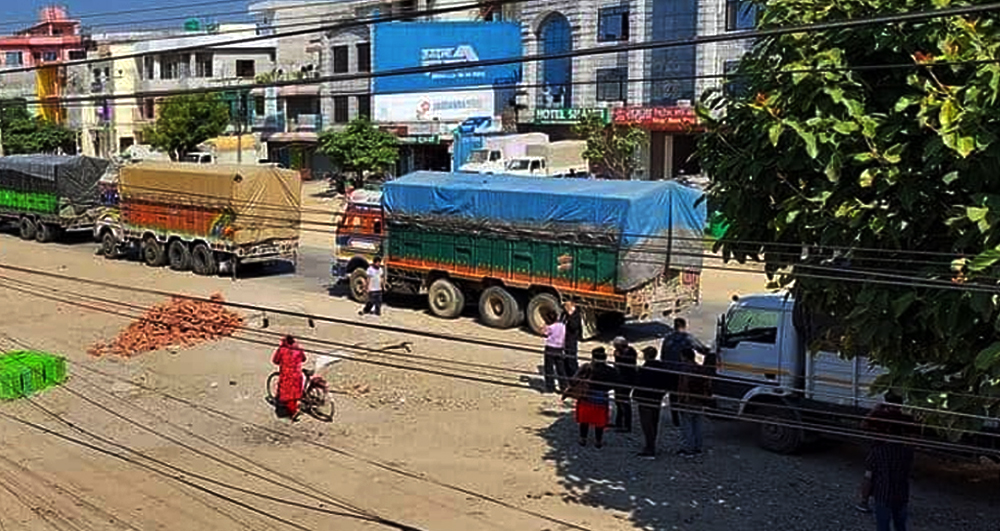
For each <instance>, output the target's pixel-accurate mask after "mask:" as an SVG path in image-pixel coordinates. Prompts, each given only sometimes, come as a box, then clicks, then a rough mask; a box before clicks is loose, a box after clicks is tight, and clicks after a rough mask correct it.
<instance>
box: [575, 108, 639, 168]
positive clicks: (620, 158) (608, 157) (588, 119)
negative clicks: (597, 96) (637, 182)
mask: <svg viewBox="0 0 1000 531" xmlns="http://www.w3.org/2000/svg"><path fill="white" fill-rule="evenodd" d="M573 133H574V134H575V135H577V136H578V137H580V138H582V139H584V140H586V141H587V150H586V151H584V152H583V158H585V159H587V162H589V163H590V164H593V165H595V166H597V167H599V168H602V169H604V170H605V171H606V172H607V174H608V175H609V176H610V177H611V178H614V179H629V178H631V177H632V172H634V171H635V152H636V150H638V149H639V147H640V146H642V144H643V143H644V142H646V138H647V133H646V131H644V130H642V129H639V128H637V127H631V126H622V125H615V124H608V123H605V122H604V120H603V119H602V118H601V117H600V116H599V115H595V114H588V115H585V116H584V117H583V118H582V119H581V120H580V122H579V123H578V124H576V125H574V126H573Z"/></svg>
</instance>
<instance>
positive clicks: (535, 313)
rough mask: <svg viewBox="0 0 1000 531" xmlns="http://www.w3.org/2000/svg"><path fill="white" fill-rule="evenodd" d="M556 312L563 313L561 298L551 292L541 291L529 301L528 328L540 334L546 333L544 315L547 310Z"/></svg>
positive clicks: (557, 313)
mask: <svg viewBox="0 0 1000 531" xmlns="http://www.w3.org/2000/svg"><path fill="white" fill-rule="evenodd" d="M550 311H551V312H555V314H556V315H562V308H561V307H560V306H559V299H558V298H556V296H555V295H553V294H551V293H539V294H537V295H535V296H534V297H532V298H531V301H530V302H528V316H527V321H528V328H530V329H531V331H532V332H534V333H535V334H538V335H540V336H544V335H545V318H544V317H542V316H543V315H545V313H547V312H550Z"/></svg>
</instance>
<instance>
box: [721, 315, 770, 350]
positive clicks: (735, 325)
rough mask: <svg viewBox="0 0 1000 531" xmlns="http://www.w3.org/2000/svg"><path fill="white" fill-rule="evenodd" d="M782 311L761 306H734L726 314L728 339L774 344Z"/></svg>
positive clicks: (728, 340)
mask: <svg viewBox="0 0 1000 531" xmlns="http://www.w3.org/2000/svg"><path fill="white" fill-rule="evenodd" d="M780 320H781V312H777V311H774V310H764V309H760V308H749V307H743V308H734V309H733V310H731V311H730V312H729V315H727V316H726V340H727V342H729V343H732V342H739V341H750V342H753V343H768V344H774V343H775V342H776V341H777V339H778V322H779V321H780Z"/></svg>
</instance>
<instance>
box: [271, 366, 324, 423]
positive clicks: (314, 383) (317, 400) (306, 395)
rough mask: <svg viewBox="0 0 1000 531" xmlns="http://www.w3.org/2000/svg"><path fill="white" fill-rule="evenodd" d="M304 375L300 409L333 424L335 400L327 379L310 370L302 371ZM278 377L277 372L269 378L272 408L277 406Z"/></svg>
mask: <svg viewBox="0 0 1000 531" xmlns="http://www.w3.org/2000/svg"><path fill="white" fill-rule="evenodd" d="M302 374H303V375H305V379H304V381H303V386H304V388H303V391H302V399H301V400H299V408H300V409H301V410H302V411H304V412H306V413H308V414H309V415H310V416H311V417H313V418H315V419H316V420H321V421H323V422H332V421H333V414H334V411H335V407H334V403H333V398H331V397H330V385H329V384H328V383H327V381H326V379H325V378H323V377H322V376H318V375H316V374H315V373H314V371H311V370H309V369H302ZM278 377H279V373H277V372H274V373H271V375H270V376H268V377H267V402H268V403H269V404H271V405H272V406H274V405H276V404H277V398H276V397H277V396H278Z"/></svg>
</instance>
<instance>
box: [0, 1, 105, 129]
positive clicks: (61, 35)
mask: <svg viewBox="0 0 1000 531" xmlns="http://www.w3.org/2000/svg"><path fill="white" fill-rule="evenodd" d="M85 46H86V39H85V38H84V36H83V35H82V34H81V33H80V22H79V21H78V20H72V19H70V18H69V17H68V15H67V13H66V10H65V9H64V8H61V7H46V8H44V9H42V10H41V15H40V18H39V21H38V23H37V24H35V25H33V26H31V27H29V28H27V29H24V30H21V31H18V32H17V33H16V34H14V35H9V36H4V37H0V72H2V71H3V70H4V69H16V68H23V67H31V68H35V70H31V71H27V72H7V73H4V74H3V83H0V98H2V99H11V98H17V99H25V100H29V101H32V102H37V103H38V104H35V105H32V106H31V107H32V108H33V109H35V110H36V111H37V112H38V113H39V114H40V115H41V116H42V117H43V118H46V119H48V120H52V121H55V122H60V123H62V122H64V121H65V119H66V108H65V106H64V105H62V104H61V103H60V102H59V101H58V100H59V98H60V97H62V96H63V95H64V94H65V92H66V88H67V76H66V71H65V68H63V67H62V66H61V64H62V63H63V62H65V61H69V60H74V59H83V58H84V57H85V56H86V52H85V50H84V48H85Z"/></svg>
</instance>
